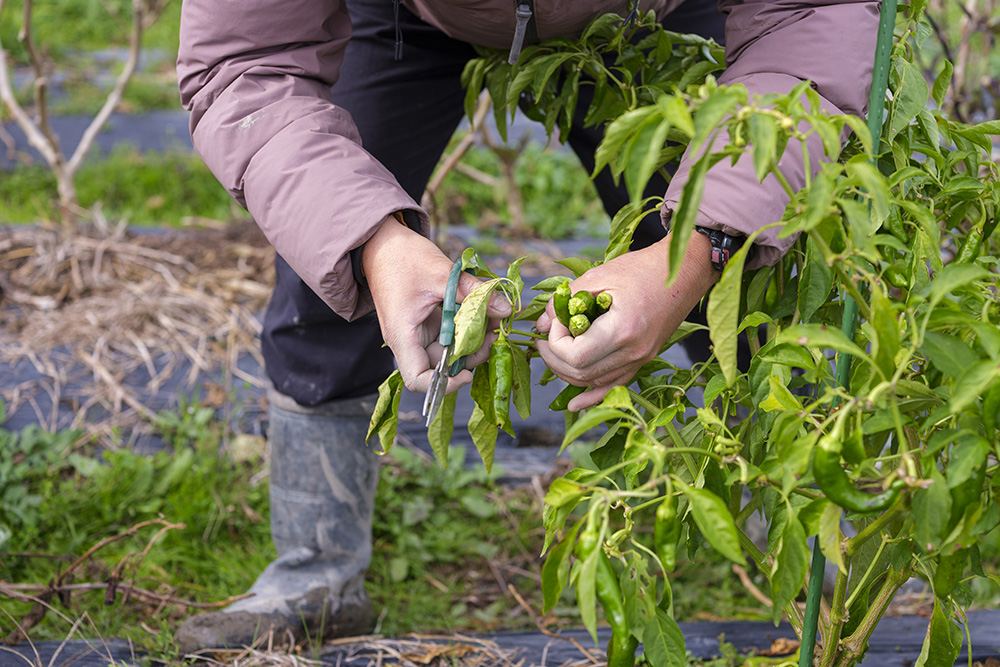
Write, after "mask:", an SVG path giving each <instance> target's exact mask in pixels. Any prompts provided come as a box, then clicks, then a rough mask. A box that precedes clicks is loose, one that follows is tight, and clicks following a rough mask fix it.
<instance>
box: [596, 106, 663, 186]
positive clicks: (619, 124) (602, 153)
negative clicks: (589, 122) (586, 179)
mask: <svg viewBox="0 0 1000 667" xmlns="http://www.w3.org/2000/svg"><path fill="white" fill-rule="evenodd" d="M656 112H657V109H656V107H639V108H638V109H633V110H632V111H627V112H625V113H623V114H622V115H621V116H619V117H618V118H616V119H615V120H613V121H612V122H611V123H610V124H609V125H608V127H607V129H606V130H605V131H604V138H602V139H601V143H600V144H599V145H598V146H597V150H596V151H595V152H594V171H593V172H592V176H596V175H597V174H598V173H600V171H601V170H602V169H603V168H604V167H606V166H607V165H609V164H612V163H613V162H614V159H615V157H616V156H617V155H618V153H619V151H621V148H622V146H624V145H625V142H626V141H627V140H628V139H629V138H630V137H631V136H632V135H633V134H634V133H635V132H637V131H638V129H639V128H640V127H641V126H642V125H643V124H644V123H646V122H648V121H649V120H650V118H651V117H652V116H653V114H655V113H656ZM616 173H620V170H619V172H616Z"/></svg>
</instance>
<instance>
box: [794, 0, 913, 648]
mask: <svg viewBox="0 0 1000 667" xmlns="http://www.w3.org/2000/svg"><path fill="white" fill-rule="evenodd" d="M895 26H896V0H883V2H882V11H881V15H880V17H879V23H878V40H877V41H876V43H875V67H874V70H873V72H872V88H871V93H870V96H869V98H868V131H869V133H871V135H872V157H871V162H872V164H874V165H875V166H876V167H877V166H878V158H877V157H876V156H877V155H878V149H879V143H880V142H881V140H882V115H883V111H884V109H885V94H886V90H887V89H888V87H889V56H890V54H891V53H892V41H893V29H894V28H895ZM841 322H842V324H841V327H840V329H841V331H843V332H844V334H846V335H847V338H848V339H849V340H854V332H855V330H856V329H857V326H858V304H857V302H856V301H855V300H854V298H853V297H852V296H851V295H850V294H847V295H845V301H844V317H843V320H841ZM850 381H851V355H849V354H838V355H837V382H838V383H839V384H840V386H842V387H847V386H848V385H849V384H850ZM825 570H826V557H825V556H824V555H823V552H822V551H821V550H820V548H819V540H818V539H816V540H813V553H812V563H811V566H810V569H809V590H808V592H807V593H806V609H805V615H804V618H803V619H802V646H801V648H800V651H799V667H811V666H812V663H813V652H814V650H815V648H816V629H817V626H818V625H819V607H820V602H821V600H822V597H823V575H824V572H825ZM839 640H840V638H839V637H828V638H827V641H831V642H835V641H839Z"/></svg>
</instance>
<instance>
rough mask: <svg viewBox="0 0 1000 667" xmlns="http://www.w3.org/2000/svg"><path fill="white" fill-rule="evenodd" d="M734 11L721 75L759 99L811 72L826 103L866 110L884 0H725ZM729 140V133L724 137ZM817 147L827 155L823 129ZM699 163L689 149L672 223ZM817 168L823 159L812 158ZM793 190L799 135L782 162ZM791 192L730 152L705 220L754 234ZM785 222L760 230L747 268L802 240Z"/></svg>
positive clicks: (834, 109)
mask: <svg viewBox="0 0 1000 667" xmlns="http://www.w3.org/2000/svg"><path fill="white" fill-rule="evenodd" d="M719 8H720V10H721V11H722V12H723V13H725V14H726V15H727V16H726V64H727V68H726V71H725V72H724V73H723V75H722V76H720V77H719V82H720V83H726V84H734V83H741V84H744V85H745V86H746V87H747V89H748V91H749V93H750V98H751V99H753V97H754V96H755V95H762V94H765V93H771V92H775V93H787V92H788V91H789V90H791V89H792V88H793V87H794V86H795V85H796V84H798V83H800V82H801V81H804V80H809V81H811V82H812V84H811V85H812V87H813V89H814V90H816V92H818V93H819V95H820V98H821V101H822V104H823V108H824V109H825V110H826V111H828V112H830V113H836V114H842V113H848V114H854V115H858V116H863V115H864V113H865V109H866V107H867V104H868V94H869V90H870V88H871V79H872V69H873V67H874V59H875V41H876V35H877V32H878V21H879V2H877V1H875V0H746V1H741V0H720V3H719ZM722 140H725V138H723V139H722ZM808 149H809V155H810V157H811V158H813V156H822V154H823V153H822V143H821V142H820V140H819V138H818V137H816V136H815V135H814V136H813V137H811V138H810V140H809V141H808ZM692 163H693V160H692V159H691V156H690V155H687V154H685V156H684V158H682V160H681V164H680V166H679V167H678V170H677V174H676V175H675V176H674V178H673V180H672V181H671V183H670V186H669V187H668V188H667V193H666V197H665V201H664V203H663V208H662V210H661V215H662V217H663V221H664V224H667V223H668V222H669V220H670V216H671V214H672V213H673V211H674V209H675V208H676V207H677V202H678V199H679V196H680V193H681V188H683V186H684V183H685V182H686V181H687V179H688V173H689V169H690V167H691V165H692ZM810 163H811V168H812V171H813V173H816V172H817V171H819V168H820V164H819V160H817V159H815V158H813V159H811V161H810ZM779 166H780V168H781V170H782V173H784V174H785V175H786V176H787V178H788V181H789V183H790V185H791V186H792V189H793V190H798V189H800V188H802V187H803V186H804V185H805V166H804V161H803V159H802V150H801V147H800V145H799V144H798V142H789V144H788V148H787V149H786V150H785V153H784V155H783V157H782V159H781V161H780V162H779ZM787 204H788V196H787V195H786V194H785V191H784V189H783V188H782V187H781V185H780V184H779V183H778V181H777V179H776V178H775V177H774V176H773V175H768V176H767V177H766V178H765V179H764V181H763V183H762V182H760V181H758V180H757V177H756V175H755V173H754V168H753V161H752V160H751V159H749V157H748V156H744V157H743V158H741V159H740V161H739V162H737V163H736V164H735V165H732V164H731V163H730V162H729V161H728V160H723V161H721V162H719V163H717V164H716V165H715V166H713V167H712V168H711V169H710V170H709V171H708V173H707V176H706V181H705V189H704V193H703V195H702V201H701V205H700V206H699V211H698V220H697V224H699V225H702V226H705V227H708V228H712V229H721V230H723V231H725V232H726V233H729V234H740V235H744V236H746V235H749V234H751V233H752V232H754V231H756V230H757V229H759V228H761V227H763V226H764V225H767V224H770V223H773V222H777V221H778V220H780V219H781V216H782V214H783V213H784V210H785V206H786V205H787ZM779 232H780V230H779V229H777V228H772V229H768V230H765V231H764V232H762V233H761V235H760V236H758V237H757V241H756V245H757V254H756V256H755V258H754V259H753V260H752V261H751V262H749V263H748V264H747V268H756V267H758V266H763V265H771V264H775V263H776V262H777V261H778V260H779V259H780V258H781V256H782V255H784V253H785V252H786V251H787V250H788V248H789V247H790V246H791V244H792V243H793V242H794V241H795V239H794V238H783V239H779V238H778V234H779Z"/></svg>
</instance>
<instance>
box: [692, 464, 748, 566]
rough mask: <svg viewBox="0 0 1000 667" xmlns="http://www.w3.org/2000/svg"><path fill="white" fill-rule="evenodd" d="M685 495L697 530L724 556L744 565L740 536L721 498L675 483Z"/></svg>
mask: <svg viewBox="0 0 1000 667" xmlns="http://www.w3.org/2000/svg"><path fill="white" fill-rule="evenodd" d="M676 486H677V487H678V488H680V490H681V491H683V492H684V495H685V496H687V499H688V501H689V502H690V503H691V513H692V514H693V515H694V522H695V523H696V524H698V530H700V531H701V534H702V535H704V536H705V539H706V540H708V543H709V544H711V545H712V548H713V549H715V550H716V551H718V552H719V553H720V554H722V555H723V556H724V557H726V558H728V559H729V560H731V561H733V562H734V563H739V564H740V565H746V559H745V558H744V557H743V552H742V551H740V538H739V535H738V534H737V531H736V524H735V523H733V517H732V515H731V514H730V513H729V508H727V507H726V504H725V503H724V502H722V499H721V498H719V497H718V496H717V495H715V494H714V493H712V492H711V491H707V490H705V489H695V488H692V487H690V486H688V485H687V484H684V483H679V484H677V485H676Z"/></svg>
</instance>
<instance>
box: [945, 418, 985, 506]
mask: <svg viewBox="0 0 1000 667" xmlns="http://www.w3.org/2000/svg"><path fill="white" fill-rule="evenodd" d="M989 453H990V443H989V442H987V441H986V439H985V438H983V437H981V436H980V435H979V434H970V437H966V438H962V439H960V440H959V442H958V444H956V445H955V446H954V447H952V449H951V454H950V456H949V458H948V469H947V472H948V488H949V489H954V488H956V487H958V486H961V485H962V484H964V483H965V482H966V481H967V480H968V479H969V477H971V476H972V473H973V471H974V470H975V469H976V468H978V467H979V466H981V465H983V463H984V462H985V461H986V457H987V456H988V455H989ZM977 502H978V501H977Z"/></svg>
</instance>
